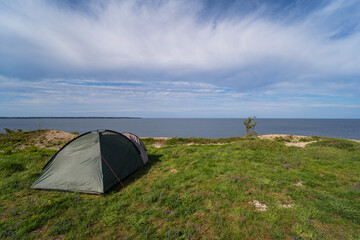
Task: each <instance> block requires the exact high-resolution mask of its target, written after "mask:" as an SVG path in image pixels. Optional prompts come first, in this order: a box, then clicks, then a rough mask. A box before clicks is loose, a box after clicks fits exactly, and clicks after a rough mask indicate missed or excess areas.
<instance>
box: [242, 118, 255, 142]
mask: <svg viewBox="0 0 360 240" xmlns="http://www.w3.org/2000/svg"><path fill="white" fill-rule="evenodd" d="M255 118H256V117H255V116H254V117H248V118H247V119H245V120H244V121H243V123H244V125H245V131H246V135H245V136H246V137H252V136H257V135H258V134H257V132H255V131H254V129H255V126H256V124H257V122H255Z"/></svg>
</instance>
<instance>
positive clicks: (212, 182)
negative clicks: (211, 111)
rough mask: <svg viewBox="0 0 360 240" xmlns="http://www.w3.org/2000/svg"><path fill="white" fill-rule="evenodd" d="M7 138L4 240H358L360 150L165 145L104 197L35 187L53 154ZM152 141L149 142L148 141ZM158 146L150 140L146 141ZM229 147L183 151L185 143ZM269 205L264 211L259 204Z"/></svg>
mask: <svg viewBox="0 0 360 240" xmlns="http://www.w3.org/2000/svg"><path fill="white" fill-rule="evenodd" d="M34 134H35V135H36V134H39V131H35V132H9V133H7V134H1V135H0V179H1V180H0V191H1V194H0V238H4V239H13V238H14V239H38V238H49V239H59V238H60V239H62V238H63V239H99V238H103V239H342V238H343V239H359V238H360V230H359V229H360V227H359V226H360V175H359V170H360V144H359V143H356V142H352V141H347V140H342V139H326V138H321V140H319V141H318V142H315V143H310V144H309V145H307V146H306V148H297V147H286V146H285V145H284V143H283V142H280V141H270V140H261V139H257V138H247V139H246V138H236V139H219V140H216V139H183V138H176V139H170V140H167V142H166V144H167V145H166V146H165V147H162V148H155V147H153V146H150V145H147V149H148V154H149V159H150V160H149V164H148V165H146V166H145V167H144V168H142V169H139V170H138V171H137V172H136V173H135V174H133V175H131V176H129V177H128V178H127V179H125V180H124V181H123V183H124V184H125V186H126V188H127V190H128V191H129V192H130V193H131V195H132V196H133V198H134V199H135V201H136V202H137V203H134V202H132V200H131V199H130V198H129V196H128V195H127V193H126V191H125V190H124V189H123V188H122V187H121V186H116V187H114V188H113V189H112V190H111V191H109V192H108V193H107V194H106V195H105V196H102V195H89V194H79V193H69V192H59V191H42V190H31V189H30V186H31V185H32V183H33V182H34V181H35V180H36V178H37V177H38V176H39V174H40V172H41V168H42V167H43V166H44V164H45V163H46V162H47V160H48V159H49V158H50V157H51V155H52V154H54V153H55V151H54V150H50V149H39V148H36V147H26V148H21V147H20V146H22V145H26V146H28V144H25V143H28V141H29V139H33V138H32V137H31V136H32V135H34ZM146 141H148V142H146ZM146 141H145V142H146V144H150V142H151V141H155V140H151V139H148V140H146ZM190 142H191V143H201V144H208V143H222V145H190V146H188V145H184V144H187V143H190ZM255 200H256V201H258V202H260V203H261V204H265V205H266V211H257V209H256V208H255V206H254V205H253V204H252V203H253V201H255Z"/></svg>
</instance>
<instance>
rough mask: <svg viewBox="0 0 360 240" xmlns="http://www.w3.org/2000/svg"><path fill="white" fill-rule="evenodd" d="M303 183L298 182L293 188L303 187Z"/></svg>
mask: <svg viewBox="0 0 360 240" xmlns="http://www.w3.org/2000/svg"><path fill="white" fill-rule="evenodd" d="M303 183H304V181H301V180H300V181H298V182H297V183H295V186H298V187H302V186H304V185H303Z"/></svg>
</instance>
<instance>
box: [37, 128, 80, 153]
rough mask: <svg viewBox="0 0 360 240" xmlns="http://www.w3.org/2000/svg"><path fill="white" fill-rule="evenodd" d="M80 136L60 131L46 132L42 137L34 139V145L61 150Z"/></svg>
mask: <svg viewBox="0 0 360 240" xmlns="http://www.w3.org/2000/svg"><path fill="white" fill-rule="evenodd" d="M77 136H78V135H76V134H73V133H68V132H64V131H60V130H44V131H42V132H41V135H40V136H37V137H36V138H35V139H32V141H33V142H34V143H33V145H34V146H36V147H39V148H50V149H55V150H59V149H60V148H61V147H62V146H64V145H65V144H66V143H67V142H69V141H71V140H72V139H74V138H75V137H77Z"/></svg>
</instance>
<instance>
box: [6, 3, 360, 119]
mask: <svg viewBox="0 0 360 240" xmlns="http://www.w3.org/2000/svg"><path fill="white" fill-rule="evenodd" d="M359 93H360V2H359V1H358V0H356V1H353V0H326V1H319V0H312V1H310V0H309V1H300V0H299V1H284V0H283V1H280V0H279V1H275V0H272V1H269V0H267V1H265V0H263V1H261V0H256V1H255V0H248V1H244V0H239V1H220V0H219V1H215V0H203V1H193V0H192V1H190V0H189V1H187V0H179V1H171V0H169V1H165V0H164V1H160V0H159V1H157V0H153V1H145V0H144V1H141V0H138V1H136V0H131V1H130V0H124V1H115V0H104V1H95V0H94V1H85V0H81V1H70V0H68V1H64V0H58V1H53V0H48V1H45V0H21V1H20V0H2V1H1V2H0V116H137V117H205V118H206V117H217V118H222V117H224V118H228V117H247V116H254V115H255V116H257V117H260V118H261V117H263V118H266V117H269V118H278V117H281V118H284V117H285V118H360V94H359Z"/></svg>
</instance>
